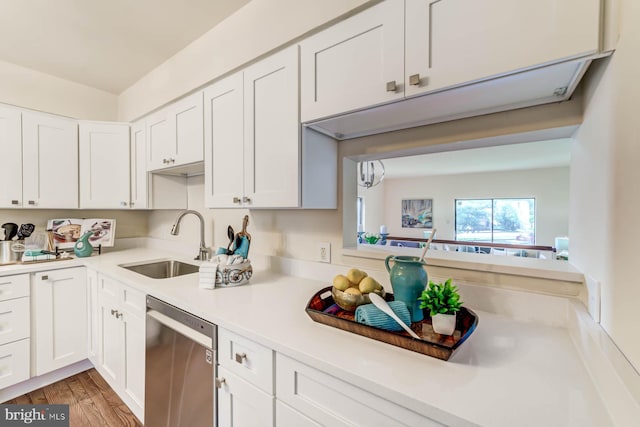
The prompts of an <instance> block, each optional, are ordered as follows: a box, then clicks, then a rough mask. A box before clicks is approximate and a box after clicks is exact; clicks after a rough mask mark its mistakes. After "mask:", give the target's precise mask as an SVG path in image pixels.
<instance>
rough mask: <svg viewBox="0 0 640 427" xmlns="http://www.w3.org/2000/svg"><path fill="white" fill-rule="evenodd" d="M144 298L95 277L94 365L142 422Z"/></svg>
mask: <svg viewBox="0 0 640 427" xmlns="http://www.w3.org/2000/svg"><path fill="white" fill-rule="evenodd" d="M145 311H146V303H145V295H144V294H143V293H141V292H139V291H136V290H134V289H132V288H130V287H128V286H126V285H124V284H122V283H120V282H118V281H116V280H114V279H111V278H110V277H107V276H104V275H102V274H97V316H96V319H95V322H96V329H95V330H94V331H93V333H96V334H97V337H92V338H90V340H89V342H90V343H92V342H94V340H95V342H96V345H97V357H93V363H94V365H95V367H96V369H97V370H98V372H100V374H101V375H102V376H103V377H104V379H105V380H106V381H107V382H108V383H109V385H110V386H111V387H112V388H113V389H114V391H115V392H116V393H117V394H118V395H119V396H120V398H121V399H122V400H123V401H124V402H125V403H126V404H127V406H129V408H130V409H131V411H132V412H133V413H134V414H135V415H136V416H137V417H138V419H140V421H144V420H143V418H144V354H145Z"/></svg>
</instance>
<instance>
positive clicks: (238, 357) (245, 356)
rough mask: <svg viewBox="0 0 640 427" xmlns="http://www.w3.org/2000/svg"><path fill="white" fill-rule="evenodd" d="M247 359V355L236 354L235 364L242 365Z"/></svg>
mask: <svg viewBox="0 0 640 427" xmlns="http://www.w3.org/2000/svg"><path fill="white" fill-rule="evenodd" d="M246 358H247V353H236V362H237V363H242V362H243V361H244V360H245V359H246Z"/></svg>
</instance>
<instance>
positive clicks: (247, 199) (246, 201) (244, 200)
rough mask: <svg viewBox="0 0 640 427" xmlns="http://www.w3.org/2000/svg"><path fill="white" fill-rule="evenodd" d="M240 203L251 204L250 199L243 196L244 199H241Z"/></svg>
mask: <svg viewBox="0 0 640 427" xmlns="http://www.w3.org/2000/svg"><path fill="white" fill-rule="evenodd" d="M242 202H243V203H251V199H250V198H249V197H247V196H245V197H243V198H242Z"/></svg>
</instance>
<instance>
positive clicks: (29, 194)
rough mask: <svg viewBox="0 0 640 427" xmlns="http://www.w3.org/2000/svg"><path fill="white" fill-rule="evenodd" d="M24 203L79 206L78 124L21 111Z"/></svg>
mask: <svg viewBox="0 0 640 427" xmlns="http://www.w3.org/2000/svg"><path fill="white" fill-rule="evenodd" d="M22 150H23V151H22V154H23V155H22V168H23V181H22V184H23V195H24V201H23V206H25V207H30V208H58V209H69V208H77V207H78V124H77V122H75V121H74V120H69V119H65V118H62V117H54V116H49V115H46V114H38V113H32V112H27V111H25V112H24V113H22Z"/></svg>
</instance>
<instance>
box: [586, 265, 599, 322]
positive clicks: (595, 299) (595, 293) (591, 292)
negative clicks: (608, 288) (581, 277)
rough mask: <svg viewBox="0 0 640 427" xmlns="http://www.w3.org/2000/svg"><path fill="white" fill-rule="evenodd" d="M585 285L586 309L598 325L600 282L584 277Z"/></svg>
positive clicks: (587, 276) (590, 277)
mask: <svg viewBox="0 0 640 427" xmlns="http://www.w3.org/2000/svg"><path fill="white" fill-rule="evenodd" d="M585 281H586V283H587V295H588V298H589V299H588V301H587V309H588V310H589V314H590V315H591V317H592V318H593V320H594V321H595V322H596V323H600V282H599V281H598V280H596V279H594V278H593V277H592V276H589V275H585Z"/></svg>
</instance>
